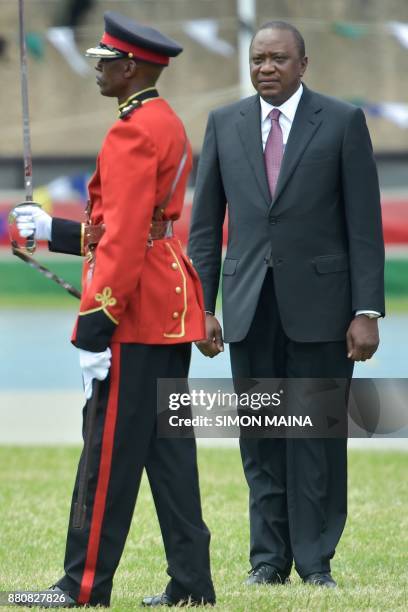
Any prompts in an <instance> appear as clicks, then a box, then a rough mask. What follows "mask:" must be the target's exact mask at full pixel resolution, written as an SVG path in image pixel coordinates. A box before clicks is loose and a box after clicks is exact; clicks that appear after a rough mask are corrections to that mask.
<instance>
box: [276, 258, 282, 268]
mask: <svg viewBox="0 0 408 612" xmlns="http://www.w3.org/2000/svg"><path fill="white" fill-rule="evenodd" d="M282 264H283V259H281V258H279V259H277V260H276V265H277V266H280V265H282Z"/></svg>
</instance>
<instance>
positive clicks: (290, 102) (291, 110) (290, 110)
mask: <svg viewBox="0 0 408 612" xmlns="http://www.w3.org/2000/svg"><path fill="white" fill-rule="evenodd" d="M302 93H303V85H302V83H301V84H300V85H299V87H298V89H297V90H296V91H295V93H294V94H292V95H291V96H290V98H288V99H287V100H286V102H284V103H283V104H281V105H280V106H273V104H269V102H266V100H264V99H263V98H261V97H260V102H261V117H262V122H263V121H265V119H267V117H268V115H269V113H270V112H271V110H272V109H273V108H278V109H279V110H280V112H281V113H282V114H283V115H285V117H287V118H288V119H289V121H290V122H291V123H292V122H293V119H294V118H295V113H296V110H297V107H298V104H299V102H300V98H301V97H302Z"/></svg>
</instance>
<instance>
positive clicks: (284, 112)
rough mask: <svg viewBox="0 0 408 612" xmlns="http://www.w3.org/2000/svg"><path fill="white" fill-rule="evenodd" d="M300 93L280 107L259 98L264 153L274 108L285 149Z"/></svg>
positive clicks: (377, 315)
mask: <svg viewBox="0 0 408 612" xmlns="http://www.w3.org/2000/svg"><path fill="white" fill-rule="evenodd" d="M302 93H303V85H302V83H301V84H300V85H299V87H298V89H297V90H296V91H295V93H294V94H292V95H291V96H290V98H288V99H287V100H286V102H284V103H283V104H281V105H280V106H273V104H269V102H267V101H266V100H264V99H263V98H262V97H260V102H261V134H262V147H263V150H264V151H265V146H266V141H267V140H268V136H269V132H270V130H271V123H272V121H271V119H270V117H269V113H270V112H271V111H272V110H273V109H274V108H277V109H279V110H280V112H281V114H280V115H279V125H280V126H281V129H282V137H283V146H284V147H285V146H286V143H287V142H288V138H289V133H290V130H291V127H292V123H293V120H294V118H295V114H296V111H297V107H298V105H299V102H300V98H301V97H302ZM360 314H367V315H369V314H371V315H374V316H376V317H380V316H381V314H380V313H379V312H377V311H376V310H357V311H356V312H355V316H358V315H360Z"/></svg>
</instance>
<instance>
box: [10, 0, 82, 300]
mask: <svg viewBox="0 0 408 612" xmlns="http://www.w3.org/2000/svg"><path fill="white" fill-rule="evenodd" d="M18 20H19V42H20V77H21V79H20V81H21V101H22V111H23V155H24V189H25V194H26V197H25V202H23V203H22V204H19V205H18V206H24V205H26V204H31V205H32V206H38V207H40V205H39V204H37V203H36V202H33V159H32V153H31V134H30V112H29V104H28V68H27V47H26V41H25V19H24V0H18ZM16 208H17V207H16ZM15 219H16V215H15V214H14V213H13V211H12V212H11V213H10V215H9V225H12V224H13V223H14V222H15ZM10 237H11V249H12V251H13V254H14V255H16V257H19V258H20V259H22V260H23V261H24V262H26V263H28V264H29V265H30V266H31V267H32V268H35V269H36V270H38V271H39V272H40V273H41V274H43V275H44V276H45V277H46V278H48V279H50V280H52V281H54V282H56V283H57V284H58V285H59V286H60V287H62V288H63V289H65V291H68V293H70V294H71V295H73V296H74V297H76V298H78V299H80V298H81V294H80V292H79V291H78V290H77V289H76V288H75V287H73V286H72V285H71V284H70V283H68V282H67V281H65V280H64V279H63V278H61V277H60V276H57V275H56V274H54V273H53V272H51V271H50V270H48V268H46V267H45V266H43V265H41V264H39V263H38V262H37V261H36V260H35V259H34V258H33V257H30V255H31V254H32V253H34V251H35V249H36V240H35V234H34V233H33V234H32V235H31V236H29V237H28V238H27V239H26V243H25V246H24V247H20V246H19V245H18V243H17V241H16V240H15V239H14V238H13V237H12V236H10Z"/></svg>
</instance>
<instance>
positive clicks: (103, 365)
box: [78, 347, 112, 399]
mask: <svg viewBox="0 0 408 612" xmlns="http://www.w3.org/2000/svg"><path fill="white" fill-rule="evenodd" d="M78 350H79V365H80V366H81V370H82V377H83V380H84V389H85V397H86V399H89V398H90V397H91V395H92V381H93V379H94V378H96V379H97V380H105V378H106V377H107V375H108V372H109V368H110V366H111V357H112V353H111V350H110V348H109V347H108V348H107V349H105V350H104V351H102V353H92V352H91V351H84V349H78Z"/></svg>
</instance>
